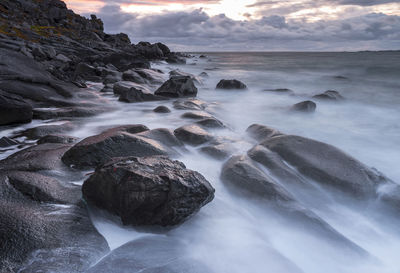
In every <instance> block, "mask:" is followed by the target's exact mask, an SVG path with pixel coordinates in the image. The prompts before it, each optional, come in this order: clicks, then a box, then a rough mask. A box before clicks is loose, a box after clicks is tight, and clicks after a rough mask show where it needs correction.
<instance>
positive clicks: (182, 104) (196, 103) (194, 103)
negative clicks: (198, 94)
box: [173, 99, 207, 110]
mask: <svg viewBox="0 0 400 273" xmlns="http://www.w3.org/2000/svg"><path fill="white" fill-rule="evenodd" d="M173 105H174V108H175V109H178V110H204V109H205V108H206V106H207V104H206V102H204V101H201V100H198V99H187V100H182V99H180V100H176V101H174V103H173Z"/></svg>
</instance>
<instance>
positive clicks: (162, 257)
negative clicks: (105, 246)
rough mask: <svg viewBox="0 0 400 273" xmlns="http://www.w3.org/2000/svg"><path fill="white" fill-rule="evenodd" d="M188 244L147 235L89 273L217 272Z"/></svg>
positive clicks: (173, 238) (114, 251)
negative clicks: (195, 255) (194, 256)
mask: <svg viewBox="0 0 400 273" xmlns="http://www.w3.org/2000/svg"><path fill="white" fill-rule="evenodd" d="M185 247H186V245H185V243H184V242H183V241H182V240H180V239H179V238H175V237H171V236H160V235H151V236H145V237H143V238H140V239H136V240H133V241H131V242H129V243H126V244H125V245H123V246H121V247H119V248H117V249H115V250H113V251H112V252H111V253H110V254H109V255H107V256H106V257H104V258H103V259H102V260H101V261H100V262H99V263H97V264H96V265H94V266H93V267H92V268H91V269H90V270H89V271H87V273H116V272H118V273H139V272H143V273H161V272H162V273H178V272H181V273H184V272H185V273H186V272H187V273H189V272H190V273H212V272H214V271H213V270H211V269H210V268H208V267H207V266H205V265H204V264H203V263H202V262H201V261H199V260H197V259H194V258H193V257H190V254H189V253H188V252H185ZM149 253H151V255H149ZM290 272H294V271H293V270H292V271H290Z"/></svg>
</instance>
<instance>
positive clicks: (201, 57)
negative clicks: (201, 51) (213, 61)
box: [199, 55, 207, 59]
mask: <svg viewBox="0 0 400 273" xmlns="http://www.w3.org/2000/svg"><path fill="white" fill-rule="evenodd" d="M199 58H200V59H205V58H207V56H206V55H200V56H199Z"/></svg>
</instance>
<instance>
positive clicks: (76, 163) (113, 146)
mask: <svg viewBox="0 0 400 273" xmlns="http://www.w3.org/2000/svg"><path fill="white" fill-rule="evenodd" d="M118 128H120V127H118ZM118 128H114V129H109V130H107V131H105V132H103V133H101V134H99V135H95V136H91V137H88V138H85V139H83V140H82V141H80V142H79V143H77V144H75V146H73V147H72V148H71V149H70V150H68V151H67V152H66V153H65V154H64V156H63V157H62V161H63V162H64V163H65V164H66V165H67V166H73V167H74V168H77V169H88V168H93V167H96V166H98V165H100V164H103V163H105V162H107V161H109V160H111V159H112V158H113V157H124V156H139V157H141V156H152V155H168V154H175V153H176V152H175V151H174V150H171V148H169V147H167V146H165V145H162V143H160V142H158V141H156V140H153V139H150V138H147V137H144V136H140V135H136V134H135V133H131V132H132V131H131V132H127V131H126V130H122V129H118Z"/></svg>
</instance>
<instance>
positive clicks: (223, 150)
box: [200, 143, 236, 160]
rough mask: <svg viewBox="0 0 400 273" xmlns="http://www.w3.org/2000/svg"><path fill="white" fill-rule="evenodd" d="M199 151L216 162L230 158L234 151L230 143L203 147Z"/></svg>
mask: <svg viewBox="0 0 400 273" xmlns="http://www.w3.org/2000/svg"><path fill="white" fill-rule="evenodd" d="M200 151H201V152H203V153H205V154H207V155H209V156H211V157H213V158H215V159H218V160H225V159H227V158H228V157H229V156H231V155H232V154H233V153H234V152H235V151H236V149H235V148H234V147H233V145H232V144H230V143H222V144H218V145H211V146H205V147H202V148H200Z"/></svg>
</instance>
